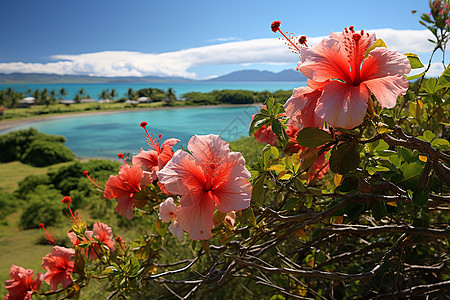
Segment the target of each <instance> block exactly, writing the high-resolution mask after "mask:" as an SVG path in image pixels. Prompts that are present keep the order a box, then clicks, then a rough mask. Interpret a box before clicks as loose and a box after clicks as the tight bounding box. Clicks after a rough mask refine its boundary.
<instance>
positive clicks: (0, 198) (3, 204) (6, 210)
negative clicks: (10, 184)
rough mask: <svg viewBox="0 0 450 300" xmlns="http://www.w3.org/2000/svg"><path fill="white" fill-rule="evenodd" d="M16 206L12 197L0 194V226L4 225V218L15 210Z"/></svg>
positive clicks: (14, 198)
mask: <svg viewBox="0 0 450 300" xmlns="http://www.w3.org/2000/svg"><path fill="white" fill-rule="evenodd" d="M16 205H17V201H16V197H15V196H14V195H12V194H8V193H3V192H0V220H1V221H0V224H2V223H6V220H5V217H6V216H7V215H8V214H10V213H12V212H13V211H15V210H16Z"/></svg>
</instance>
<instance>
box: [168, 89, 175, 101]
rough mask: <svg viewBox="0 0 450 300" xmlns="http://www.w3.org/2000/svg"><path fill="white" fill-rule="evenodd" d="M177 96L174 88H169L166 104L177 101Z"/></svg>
mask: <svg viewBox="0 0 450 300" xmlns="http://www.w3.org/2000/svg"><path fill="white" fill-rule="evenodd" d="M176 99H177V96H176V95H175V91H174V90H173V88H168V89H167V92H166V102H167V103H171V102H172V101H174V100H176Z"/></svg>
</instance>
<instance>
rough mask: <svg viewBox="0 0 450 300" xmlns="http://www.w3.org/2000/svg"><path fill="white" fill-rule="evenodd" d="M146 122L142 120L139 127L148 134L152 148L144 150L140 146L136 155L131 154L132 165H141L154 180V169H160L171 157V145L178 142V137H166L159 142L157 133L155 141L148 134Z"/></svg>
mask: <svg viewBox="0 0 450 300" xmlns="http://www.w3.org/2000/svg"><path fill="white" fill-rule="evenodd" d="M147 125H148V124H147V122H142V123H141V127H143V128H144V129H145V132H146V133H147V136H148V139H147V140H148V143H149V145H150V147H151V148H153V150H149V151H144V150H143V149H142V148H141V152H139V154H138V155H136V156H133V159H132V162H133V165H141V166H143V167H144V168H145V170H146V171H147V172H149V173H150V177H151V179H152V181H153V180H156V178H157V177H156V171H159V170H161V169H162V168H163V167H164V166H165V165H166V163H167V162H168V161H169V160H170V159H171V158H172V156H173V150H172V147H173V146H174V145H175V144H176V143H177V142H179V141H180V140H178V139H173V138H172V139H168V140H165V141H164V142H163V143H162V144H161V135H159V141H156V140H155V139H154V138H152V137H151V136H150V134H149V133H148V131H147V127H146V126H147Z"/></svg>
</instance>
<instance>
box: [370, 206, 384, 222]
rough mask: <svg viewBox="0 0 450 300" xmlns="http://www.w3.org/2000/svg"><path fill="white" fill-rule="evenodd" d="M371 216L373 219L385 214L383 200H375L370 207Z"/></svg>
mask: <svg viewBox="0 0 450 300" xmlns="http://www.w3.org/2000/svg"><path fill="white" fill-rule="evenodd" d="M372 213H373V217H374V218H375V220H377V221H378V220H380V219H382V218H383V217H384V216H386V214H387V210H386V204H385V203H384V202H380V201H377V202H375V203H374V205H373V208H372Z"/></svg>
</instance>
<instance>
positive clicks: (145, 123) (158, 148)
mask: <svg viewBox="0 0 450 300" xmlns="http://www.w3.org/2000/svg"><path fill="white" fill-rule="evenodd" d="M147 125H148V123H147V122H141V127H142V128H144V130H145V133H146V134H147V138H148V141H149V143H150V145H151V146H152V147H153V149H155V150H156V152H158V154H159V153H160V152H161V151H160V144H161V137H162V135H161V134H160V135H159V143H158V144H156V143H155V141H154V140H155V138H154V137H153V136H150V134H149V133H148V131H147Z"/></svg>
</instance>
